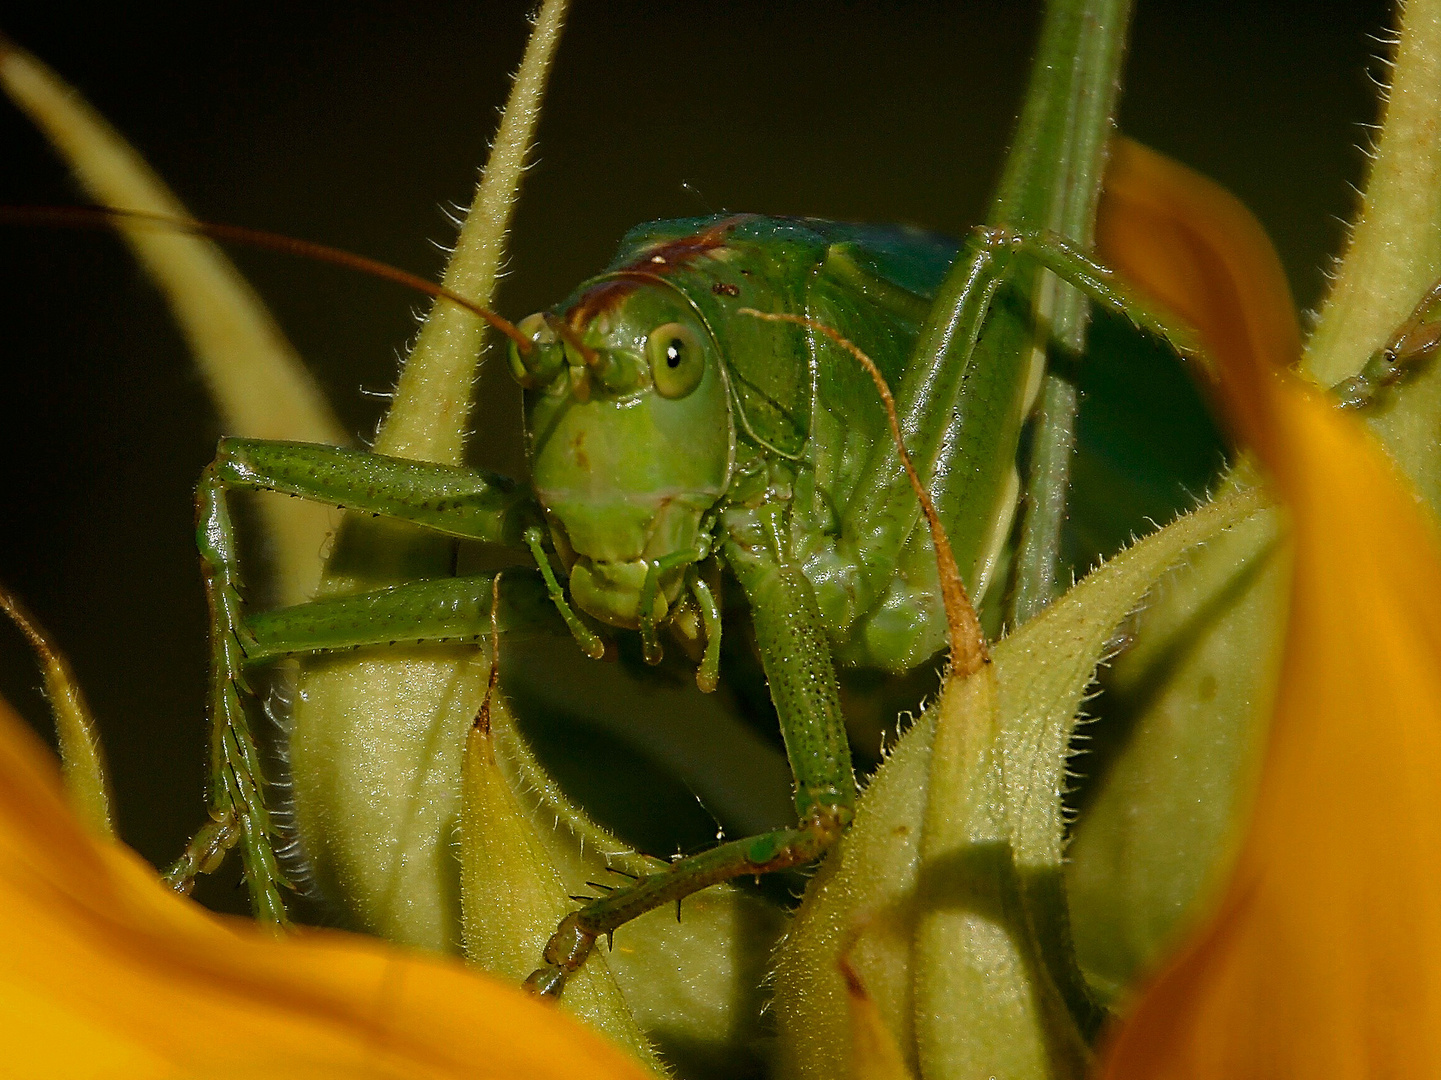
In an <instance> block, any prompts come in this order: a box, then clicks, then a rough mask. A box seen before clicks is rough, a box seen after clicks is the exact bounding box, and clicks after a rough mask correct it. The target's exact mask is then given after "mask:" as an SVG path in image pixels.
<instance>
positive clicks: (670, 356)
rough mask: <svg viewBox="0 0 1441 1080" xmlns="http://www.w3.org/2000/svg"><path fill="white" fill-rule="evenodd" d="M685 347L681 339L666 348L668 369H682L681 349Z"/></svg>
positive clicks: (675, 340) (676, 339)
mask: <svg viewBox="0 0 1441 1080" xmlns="http://www.w3.org/2000/svg"><path fill="white" fill-rule="evenodd" d="M683 347H684V344H683V343H682V341H681V339H680V338H675V339H674V340H672V341H671V343H670V344H669V345H667V346H666V347H665V366H666V367H668V368H678V367H680V361H681V349H682V348H683Z"/></svg>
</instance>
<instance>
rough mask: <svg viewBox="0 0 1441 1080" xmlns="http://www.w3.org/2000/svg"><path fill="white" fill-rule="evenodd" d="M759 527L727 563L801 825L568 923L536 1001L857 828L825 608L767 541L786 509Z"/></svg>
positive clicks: (651, 881)
mask: <svg viewBox="0 0 1441 1080" xmlns="http://www.w3.org/2000/svg"><path fill="white" fill-rule="evenodd" d="M760 517H761V518H762V519H764V520H763V522H762V524H763V525H768V526H769V528H764V527H763V528H761V529H757V530H755V532H756V533H757V534H759V535H757V536H755V537H750V536H747V537H746V540H747V541H749V540H755V542H754V543H749V542H742V541H740V540H737V539H735V538H733V537H732V538H729V539H727V540H726V542H725V548H724V554H725V558H726V561H727V563H729V565H730V566H731V568H732V570H733V571H734V572H735V575H736V577H737V579H738V580H739V581H740V584H741V587H742V589H744V590H745V593H746V598H747V600H748V601H749V602H750V607H751V615H752V621H753V623H754V626H755V632H756V644H757V646H758V648H759V651H760V654H761V665H762V667H763V668H764V669H765V673H766V679H767V680H768V681H769V683H770V688H771V696H772V699H773V700H774V702H775V707H776V713H777V715H778V717H779V719H780V727H781V735H782V737H783V738H784V740H785V744H786V754H787V756H788V757H789V758H790V763H791V771H792V774H793V775H794V777H795V784H796V787H795V806H796V816H797V817H798V818H799V825H797V826H795V827H792V828H787V829H777V830H774V831H772V832H767V833H762V834H761V835H759V836H754V837H751V838H749V839H745V840H736V841H732V842H731V843H728V844H722V845H721V846H720V847H717V848H713V849H712V850H710V851H706V852H702V853H701V854H699V855H692V856H690V857H689V858H685V859H681V860H679V861H678V862H676V863H674V864H672V865H671V866H670V867H669V868H667V869H665V870H661V871H658V872H656V873H654V874H648V875H646V876H645V877H643V878H641V880H640V881H638V882H636V883H635V884H634V885H630V886H627V887H625V888H622V889H617V890H615V891H614V892H612V893H609V894H608V895H606V896H604V897H601V898H600V899H598V900H594V901H592V902H591V903H589V904H587V905H586V906H585V907H583V908H581V909H580V910H579V911H577V912H575V913H573V914H571V915H569V916H567V917H566V918H565V920H564V921H563V922H562V923H561V924H560V927H559V928H558V929H557V931H556V933H555V934H554V935H553V936H552V937H551V939H550V941H549V942H548V943H547V944H546V948H545V954H544V961H545V963H544V966H543V967H541V968H540V969H539V970H537V971H535V972H534V973H533V974H532V975H531V976H530V978H529V979H527V980H526V985H527V986H528V987H530V988H531V989H532V990H533V991H535V992H537V993H540V994H545V995H550V996H554V995H558V994H559V993H560V992H561V990H562V989H563V988H564V986H565V980H566V976H567V975H569V974H570V973H571V972H573V971H575V970H577V969H578V968H579V967H580V966H581V965H582V964H583V963H585V959H586V957H587V956H589V955H590V950H591V947H592V946H593V945H594V943H595V940H596V938H598V937H600V936H601V935H603V934H605V935H609V934H611V933H613V932H614V931H615V930H616V929H617V928H618V927H620V926H622V925H624V924H625V923H627V922H629V921H630V920H631V919H634V918H636V917H637V916H639V915H643V914H645V913H646V912H647V911H650V910H652V909H654V908H657V907H660V906H661V905H662V904H667V903H671V902H679V901H680V900H682V899H683V898H684V897H687V896H689V895H691V894H692V893H694V892H698V891H699V890H701V889H704V888H706V887H707V886H710V885H714V884H716V883H717V882H721V881H728V880H730V879H731V878H736V877H742V876H744V875H748V874H765V873H770V872H772V871H775V870H783V869H787V868H789V867H792V866H800V865H803V864H805V863H808V862H811V861H812V860H814V859H816V858H819V857H820V856H821V855H822V854H823V853H824V852H825V851H826V849H827V848H829V847H830V846H831V845H832V844H833V843H835V841H836V839H837V838H839V837H840V835H841V833H842V832H843V831H844V830H845V827H846V825H847V824H849V823H850V820H851V817H852V814H853V812H854V806H855V799H856V783H855V775H854V773H853V772H852V770H851V755H850V744H849V742H848V741H847V738H846V729H845V720H844V717H843V716H842V714H841V706H840V692H839V688H838V685H837V682H836V673H835V665H834V663H833V662H832V659H831V651H830V645H829V643H828V641H827V638H826V632H825V627H824V625H823V623H822V621H821V614H820V608H819V607H818V606H817V604H816V599H815V595H814V593H813V591H812V589H811V585H810V582H809V581H808V580H807V579H806V577H805V575H804V574H803V573H802V572H801V570H800V568H799V567H798V566H796V565H794V564H793V563H792V562H791V561H790V560H789V559H788V558H787V557H786V552H785V551H784V550H775V548H777V547H779V548H782V549H783V548H784V546H785V545H773V544H771V543H768V542H767V536H766V534H775V535H779V536H784V535H785V532H784V523H783V511H782V509H781V508H780V507H777V506H766V507H762V508H761V510H760Z"/></svg>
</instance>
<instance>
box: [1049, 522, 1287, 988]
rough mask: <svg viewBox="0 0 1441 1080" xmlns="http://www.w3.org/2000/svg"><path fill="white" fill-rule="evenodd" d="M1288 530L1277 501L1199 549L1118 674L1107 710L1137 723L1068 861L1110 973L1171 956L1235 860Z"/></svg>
mask: <svg viewBox="0 0 1441 1080" xmlns="http://www.w3.org/2000/svg"><path fill="white" fill-rule="evenodd" d="M1277 535H1278V520H1277V515H1276V512H1275V511H1266V512H1264V513H1260V514H1257V515H1256V516H1255V517H1253V518H1252V519H1251V520H1249V521H1246V522H1244V523H1242V524H1241V525H1239V526H1237V527H1236V528H1235V529H1233V530H1231V531H1230V532H1229V533H1226V534H1225V535H1223V536H1219V537H1217V538H1216V539H1215V540H1213V541H1212V542H1211V543H1209V544H1208V545H1206V546H1205V547H1204V548H1201V549H1200V550H1198V551H1195V552H1193V553H1192V554H1191V556H1190V557H1189V558H1188V559H1187V560H1186V562H1185V564H1184V566H1183V567H1181V568H1180V569H1178V570H1177V572H1176V573H1175V574H1174V575H1173V576H1172V577H1171V578H1169V579H1168V580H1167V581H1166V583H1165V585H1164V587H1163V588H1162V589H1161V590H1158V592H1159V595H1158V596H1157V597H1156V598H1155V600H1154V601H1153V603H1152V604H1151V606H1150V607H1148V608H1147V610H1146V611H1145V613H1144V614H1143V616H1142V618H1141V620H1140V622H1139V624H1138V626H1137V628H1136V631H1135V634H1134V638H1133V641H1132V644H1131V647H1130V648H1129V649H1128V650H1127V651H1126V652H1125V653H1124V654H1123V655H1122V656H1121V657H1120V658H1119V659H1118V660H1117V662H1116V665H1115V668H1114V670H1113V671H1112V672H1111V675H1110V678H1109V679H1108V680H1107V687H1106V695H1107V702H1108V711H1109V719H1110V720H1112V721H1113V722H1114V721H1119V722H1121V723H1122V724H1123V725H1124V726H1125V727H1126V730H1127V732H1128V734H1127V737H1126V742H1125V745H1124V746H1123V748H1122V749H1121V750H1120V751H1119V753H1118V754H1117V756H1116V757H1115V759H1114V760H1113V761H1111V762H1110V764H1109V766H1108V767H1107V770H1106V772H1105V774H1104V778H1103V780H1102V781H1101V782H1100V785H1099V789H1098V790H1097V791H1096V793H1095V794H1094V795H1093V796H1092V797H1091V798H1090V800H1089V801H1088V803H1087V805H1086V807H1085V809H1084V811H1083V813H1082V815H1081V818H1080V820H1079V822H1078V823H1077V826H1076V829H1075V834H1074V838H1073V841H1072V843H1071V846H1070V848H1069V850H1068V853H1067V854H1068V859H1067V864H1066V880H1067V883H1068V890H1069V895H1070V906H1071V912H1072V915H1073V917H1074V920H1075V937H1076V952H1077V955H1078V957H1079V959H1080V961H1081V964H1082V965H1083V967H1084V968H1085V970H1086V972H1087V974H1088V975H1090V976H1091V978H1092V979H1093V981H1095V982H1098V983H1100V984H1101V985H1104V986H1108V987H1110V988H1113V989H1118V988H1120V987H1122V986H1125V985H1128V984H1129V983H1130V982H1131V981H1132V980H1133V978H1134V977H1135V976H1136V975H1137V973H1138V972H1140V971H1143V970H1145V969H1146V968H1148V967H1149V966H1150V965H1151V964H1152V963H1153V962H1154V961H1155V960H1156V959H1157V958H1158V957H1160V956H1161V955H1163V953H1164V950H1165V948H1166V946H1167V945H1168V943H1169V942H1171V941H1172V940H1174V937H1175V934H1176V933H1177V932H1178V930H1180V929H1181V928H1182V927H1183V926H1184V925H1185V923H1186V920H1187V917H1188V916H1189V915H1191V914H1193V913H1195V912H1196V911H1198V902H1199V901H1201V900H1203V899H1204V896H1205V889H1206V887H1207V886H1208V884H1211V883H1213V882H1214V881H1216V880H1219V878H1218V876H1217V875H1218V872H1219V871H1221V870H1222V869H1223V868H1224V867H1225V866H1226V865H1228V860H1227V858H1226V855H1227V853H1228V847H1229V845H1230V843H1231V841H1232V840H1234V838H1235V837H1234V832H1235V829H1234V826H1235V825H1236V820H1237V814H1238V812H1239V811H1242V810H1244V808H1245V806H1246V805H1247V796H1248V793H1249V791H1250V789H1251V781H1252V780H1253V776H1252V770H1253V769H1254V767H1255V765H1256V764H1257V760H1258V758H1257V753H1258V751H1259V749H1260V747H1261V744H1262V742H1263V741H1264V737H1265V733H1266V732H1265V727H1266V726H1265V724H1264V722H1262V718H1264V717H1265V716H1266V715H1268V713H1269V709H1268V705H1267V703H1268V701H1269V700H1270V694H1271V689H1272V683H1273V680H1274V678H1275V670H1276V663H1277V661H1278V659H1279V646H1280V641H1281V634H1280V630H1281V627H1282V625H1283V622H1284V607H1285V590H1286V588H1287V572H1286V567H1287V560H1286V559H1285V558H1284V557H1283V556H1282V553H1281V551H1280V549H1279V545H1278V539H1277ZM1081 768H1082V771H1084V769H1085V763H1084V761H1083V763H1082V766H1081Z"/></svg>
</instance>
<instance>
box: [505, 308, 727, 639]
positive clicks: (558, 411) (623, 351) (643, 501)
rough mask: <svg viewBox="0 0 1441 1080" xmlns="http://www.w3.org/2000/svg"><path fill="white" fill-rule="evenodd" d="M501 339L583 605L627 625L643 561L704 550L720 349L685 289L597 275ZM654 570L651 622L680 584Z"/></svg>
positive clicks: (721, 473) (716, 468) (722, 392)
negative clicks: (522, 339)
mask: <svg viewBox="0 0 1441 1080" xmlns="http://www.w3.org/2000/svg"><path fill="white" fill-rule="evenodd" d="M520 329H521V330H522V332H524V333H525V334H526V335H527V336H528V337H530V339H531V340H532V341H533V342H534V343H535V347H534V348H533V349H532V350H531V351H530V352H529V353H527V354H521V353H520V351H519V350H518V349H516V348H514V347H512V351H511V367H512V370H513V372H514V373H515V375H516V377H517V378H518V379H519V380H520V382H521V384H522V385H524V386H526V387H528V388H529V392H528V393H527V395H526V430H527V436H528V445H529V450H530V459H531V472H532V480H533V483H534V486H535V492H536V495H537V496H538V497H539V499H540V501H541V504H542V505H543V506H544V507H545V510H546V512H547V515H548V517H549V519H550V523H551V532H552V534H553V535H554V537H555V541H556V547H557V549H558V550H559V551H560V552H561V555H562V557H563V558H564V559H565V560H566V561H567V562H568V563H569V564H570V567H569V568H570V574H571V579H570V588H571V595H572V598H573V599H574V601H575V603H576V604H577V605H578V606H579V607H580V608H581V609H583V610H585V611H587V612H589V613H590V614H592V615H594V616H596V617H597V618H599V619H602V620H604V621H605V622H608V623H611V624H613V625H616V626H626V627H635V626H637V625H639V617H640V611H639V606H640V596H641V590H642V587H643V586H644V584H645V577H646V573H647V571H648V569H649V564H650V563H651V562H654V561H656V560H659V559H665V558H666V557H668V556H673V555H679V554H683V553H685V552H701V553H704V552H705V551H708V549H709V537H708V536H705V535H702V529H701V522H702V519H703V517H704V516H705V514H706V512H707V511H708V510H709V509H710V508H711V507H712V506H714V505H715V503H716V500H717V499H719V498H720V496H721V495H722V493H724V491H725V490H726V487H727V485H728V484H729V483H730V477H731V469H732V465H733V462H734V456H735V453H734V451H735V436H734V429H733V426H732V422H731V412H730V401H729V396H728V390H727V386H726V376H725V370H724V367H723V365H722V364H721V359H720V351H719V348H718V346H717V345H716V343H715V340H714V338H713V337H712V336H711V334H710V332H709V331H708V330H707V329H706V327H705V325H704V324H703V323H702V322H701V321H700V319H699V318H698V317H697V315H696V314H695V312H694V311H693V310H692V309H691V307H690V305H689V304H688V303H687V302H686V300H685V298H684V297H683V296H682V295H681V294H680V293H678V292H676V291H675V290H673V289H671V288H670V287H668V286H665V285H663V284H649V283H637V282H634V281H631V280H627V279H619V280H616V279H610V280H602V281H601V282H600V283H598V284H594V285H591V286H590V287H589V288H587V289H585V290H583V291H582V292H581V293H580V294H579V295H578V297H577V298H575V299H574V301H573V302H572V303H571V304H570V305H569V307H568V308H567V309H566V310H565V311H564V312H563V313H562V314H561V315H559V316H552V315H533V316H531V317H530V318H529V319H526V320H525V321H523V322H522V323H521V324H520ZM684 570H685V567H684V565H677V566H675V567H674V568H673V569H670V570H667V571H666V572H664V573H663V574H662V575H661V577H660V581H659V588H658V590H657V596H656V606H655V608H654V609H653V611H652V617H654V618H656V619H659V618H661V617H663V616H664V614H665V612H666V610H667V609H668V607H669V604H670V602H671V601H673V600H674V599H675V597H676V596H677V595H678V593H679V592H680V589H681V585H682V581H683V578H684Z"/></svg>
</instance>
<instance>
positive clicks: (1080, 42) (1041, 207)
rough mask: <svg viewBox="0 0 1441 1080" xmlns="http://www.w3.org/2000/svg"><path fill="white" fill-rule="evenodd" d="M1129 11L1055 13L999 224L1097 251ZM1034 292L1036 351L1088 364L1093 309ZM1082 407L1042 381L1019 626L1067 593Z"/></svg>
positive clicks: (1046, 287) (1095, 6)
mask: <svg viewBox="0 0 1441 1080" xmlns="http://www.w3.org/2000/svg"><path fill="white" fill-rule="evenodd" d="M1130 8H1131V5H1130V0H1083V2H1076V0H1057V2H1053V3H1051V4H1050V5H1048V7H1047V11H1046V21H1045V25H1044V27H1043V28H1042V32H1041V43H1040V49H1039V51H1038V52H1037V55H1036V60H1035V64H1034V66H1033V68H1032V74H1031V90H1030V92H1029V94H1028V95H1027V98H1026V106H1025V109H1024V111H1023V112H1022V114H1021V120H1020V124H1019V126H1018V128H1017V131H1016V138H1015V141H1014V146H1013V149H1012V151H1011V156H1010V158H1009V159H1008V161H1007V167H1006V172H1005V175H1004V176H1003V177H1002V179H1001V186H1000V190H999V191H998V192H997V195H996V201H995V204H994V206H993V207H992V210H991V221H992V223H995V224H1004V225H1010V226H1013V227H1015V228H1018V229H1026V230H1046V231H1050V232H1054V233H1058V234H1059V235H1061V236H1062V237H1064V238H1065V239H1067V240H1070V241H1073V242H1074V243H1076V244H1077V245H1079V246H1081V247H1089V246H1090V243H1091V238H1092V232H1093V228H1094V221H1095V216H1096V201H1097V199H1098V197H1099V193H1100V185H1101V174H1102V172H1103V171H1104V168H1105V162H1106V142H1107V139H1108V138H1109V137H1110V134H1111V131H1112V126H1113V124H1112V117H1113V115H1114V113H1115V108H1116V101H1117V98H1118V97H1119V94H1120V72H1121V61H1122V59H1123V57H1124V53H1125V41H1126V30H1127V27H1128V25H1129V22H1130V14H1131V11H1130ZM1033 295H1034V300H1033V310H1034V312H1035V316H1036V318H1035V329H1034V331H1033V336H1032V339H1031V341H1030V342H1029V345H1028V347H1029V348H1031V349H1032V350H1034V351H1038V352H1040V353H1042V354H1044V353H1046V352H1047V351H1049V350H1051V349H1056V348H1059V349H1060V350H1062V351H1064V352H1066V353H1069V354H1071V355H1073V356H1078V355H1079V354H1080V353H1081V351H1082V350H1083V349H1084V348H1085V340H1086V324H1087V321H1088V318H1087V308H1086V303H1085V300H1084V299H1083V298H1082V297H1081V295H1080V294H1079V293H1077V292H1076V291H1075V290H1074V289H1071V288H1068V287H1065V286H1062V285H1060V284H1059V283H1058V282H1057V281H1056V280H1055V279H1054V278H1053V277H1051V276H1050V275H1049V274H1047V275H1045V276H1044V278H1043V279H1042V281H1041V283H1040V284H1039V286H1038V287H1037V288H1036V289H1035V291H1034V294H1033ZM1040 366H1041V365H1039V364H1038V365H1037V367H1038V368H1039V367H1040ZM1077 404H1078V402H1077V396H1076V388H1075V386H1074V384H1073V383H1071V382H1070V380H1069V379H1067V378H1066V377H1065V376H1063V375H1055V374H1051V373H1047V374H1045V375H1044V376H1043V379H1042V383H1041V387H1040V389H1039V415H1038V420H1037V424H1036V429H1035V437H1034V440H1033V442H1032V451H1031V462H1030V469H1029V475H1028V477H1027V479H1026V482H1025V489H1024V492H1025V498H1024V500H1023V508H1022V520H1021V541H1020V546H1019V549H1018V551H1017V556H1016V564H1015V569H1014V586H1013V590H1012V594H1011V601H1010V606H1009V607H1010V609H1009V612H1008V615H1009V621H1010V622H1011V623H1012V624H1013V625H1019V624H1020V623H1023V622H1025V621H1026V620H1027V619H1029V618H1031V617H1032V616H1033V615H1035V614H1037V613H1038V612H1039V611H1040V610H1041V609H1042V608H1044V607H1045V606H1046V605H1047V604H1049V603H1050V602H1051V600H1052V599H1053V598H1054V596H1055V594H1056V573H1057V565H1058V562H1059V558H1060V537H1061V525H1062V523H1063V522H1064V520H1065V513H1066V496H1067V493H1068V489H1069V486H1070V468H1071V450H1072V447H1073V445H1074V443H1075V418H1076V407H1077Z"/></svg>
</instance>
